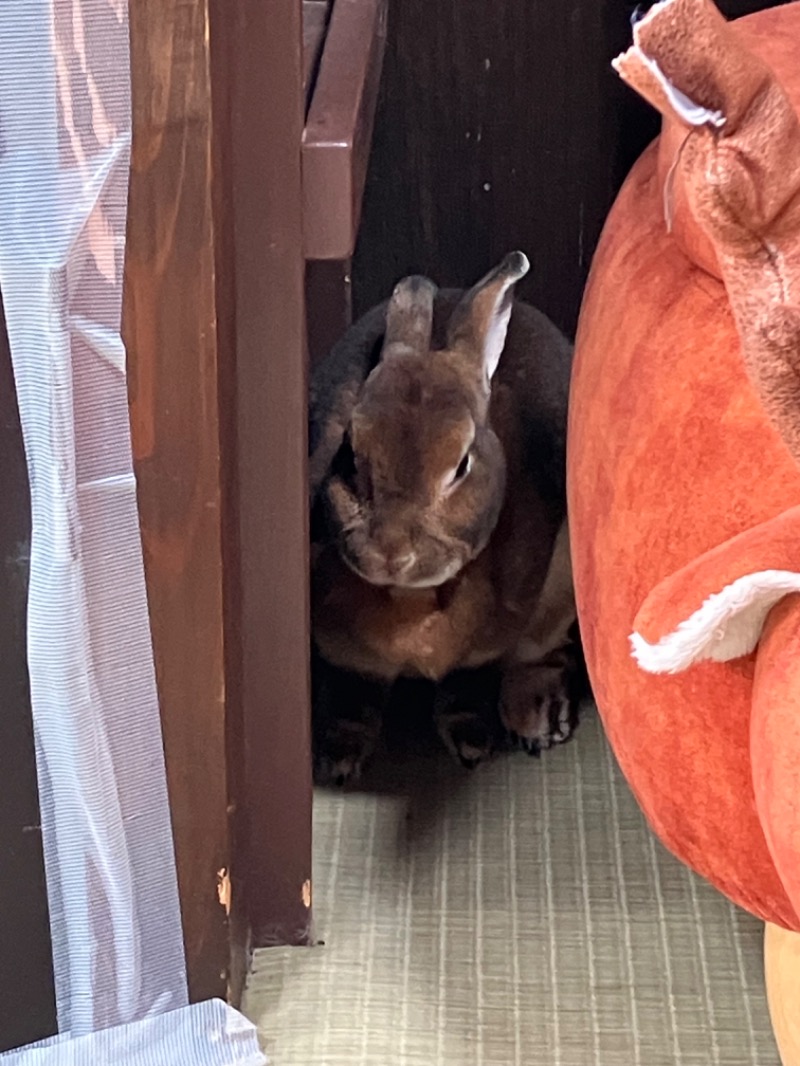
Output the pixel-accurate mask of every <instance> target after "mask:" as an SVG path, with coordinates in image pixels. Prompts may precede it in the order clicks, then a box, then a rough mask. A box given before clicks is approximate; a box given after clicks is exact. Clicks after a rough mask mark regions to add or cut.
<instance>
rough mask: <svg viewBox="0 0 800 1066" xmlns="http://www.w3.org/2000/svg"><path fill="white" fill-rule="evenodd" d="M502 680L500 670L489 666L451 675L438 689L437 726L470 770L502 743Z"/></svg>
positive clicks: (457, 756)
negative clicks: (499, 700) (499, 712)
mask: <svg viewBox="0 0 800 1066" xmlns="http://www.w3.org/2000/svg"><path fill="white" fill-rule="evenodd" d="M498 683H499V675H498V671H497V669H496V668H495V667H494V666H488V667H481V668H479V669H476V670H459V671H457V672H456V673H453V674H450V676H449V677H447V678H445V680H444V681H443V682H442V683H441V685H440V686H439V688H438V690H437V693H436V704H435V710H434V717H435V720H436V729H437V731H438V733H439V736H440V738H441V740H442V743H443V744H444V746H445V747H446V748H447V750H448V751H449V752H450V754H451V755H452V756H453V757H454V758H455V759H456V760H457V761H458V762H459V763H460V764H461V765H462V766H463V767H465V768H466V769H467V770H474V769H475V767H476V766H478V765H479V764H480V763H482V762H486V760H487V759H489V758H491V756H492V755H493V754H494V752H495V751H496V749H497V748H498V746H499V743H500V739H501V735H502V730H501V729H500V722H499V719H498V717H497V696H498Z"/></svg>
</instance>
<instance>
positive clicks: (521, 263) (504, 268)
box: [447, 252, 530, 381]
mask: <svg viewBox="0 0 800 1066" xmlns="http://www.w3.org/2000/svg"><path fill="white" fill-rule="evenodd" d="M529 268H530V263H529V262H528V259H527V256H525V255H523V254H522V252H511V254H510V255H507V256H506V257H505V259H504V260H503V262H502V263H500V265H499V266H496V267H495V268H494V270H492V271H490V272H489V273H488V274H487V275H486V277H484V278H481V280H480V281H479V282H478V284H477V285H474V286H473V287H472V288H471V289H470V290H469V292H467V293H465V295H464V296H463V297H462V299H461V301H460V303H459V304H458V306H457V307H456V309H455V311H454V312H453V316H452V318H451V319H450V325H449V327H448V331H447V346H448V348H457V347H459V346H460V347H464V348H468V349H470V350H471V351H474V352H478V353H479V354H480V356H481V359H482V364H483V371H484V374H485V376H486V380H487V381H491V380H492V376H493V374H494V372H495V370H497V365H498V363H499V362H500V356H501V355H502V352H503V347H504V345H505V343H506V331H507V330H508V322H509V319H510V318H511V307H512V304H513V302H514V285H515V284H516V283H517V282H518V281H519V279H520V278H522V277H524V276H525V275H526V274H527V273H528V270H529Z"/></svg>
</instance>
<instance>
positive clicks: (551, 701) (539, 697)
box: [500, 663, 578, 755]
mask: <svg viewBox="0 0 800 1066" xmlns="http://www.w3.org/2000/svg"><path fill="white" fill-rule="evenodd" d="M500 717H501V719H502V722H503V725H504V726H505V728H506V730H507V732H508V735H509V738H510V740H511V742H512V744H513V745H515V746H516V747H519V748H522V749H523V750H524V751H527V752H528V754H529V755H539V754H541V752H543V751H546V750H547V749H548V748H551V747H553V746H555V745H556V744H563V743H564V742H565V741H567V740H569V738H570V737H571V736H572V734H573V732H574V731H575V728H576V727H577V725H578V704H577V702H576V701H575V700H574V699H573V698H572V693H571V691H570V684H569V678H568V676H567V671H566V669H565V668H563V667H561V666H557V667H556V666H551V665H545V664H539V663H520V664H516V665H514V666H512V667H510V668H509V669H508V670H507V671H506V673H505V674H504V676H503V682H502V687H501V692H500Z"/></svg>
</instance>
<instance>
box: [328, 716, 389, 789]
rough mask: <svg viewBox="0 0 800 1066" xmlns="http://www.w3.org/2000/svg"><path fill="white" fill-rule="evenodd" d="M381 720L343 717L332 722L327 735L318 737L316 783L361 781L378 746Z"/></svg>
mask: <svg viewBox="0 0 800 1066" xmlns="http://www.w3.org/2000/svg"><path fill="white" fill-rule="evenodd" d="M379 731H380V723H379V722H378V723H376V725H373V723H372V722H368V721H364V720H354V721H350V720H348V719H341V720H340V721H337V722H333V723H331V724H330V725H329V726H328V728H327V729H326V731H325V733H324V735H323V736H321V737H319V738H315V744H314V783H315V784H317V785H336V786H337V787H339V788H341V787H343V786H344V785H346V784H348V783H351V782H355V781H358V779H359V778H360V777H361V773H362V771H363V769H364V767H365V765H366V763H367V762H368V760H369V758H370V756H371V755H372V753H373V751H374V750H375V746H376V744H377V740H378V734H379Z"/></svg>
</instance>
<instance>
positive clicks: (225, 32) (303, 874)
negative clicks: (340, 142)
mask: <svg viewBox="0 0 800 1066" xmlns="http://www.w3.org/2000/svg"><path fill="white" fill-rule="evenodd" d="M209 36H210V42H211V78H212V90H213V94H214V115H215V129H216V133H215V141H216V143H215V147H214V161H215V181H216V183H217V190H216V204H217V212H216V220H215V221H216V227H215V229H216V235H217V273H216V281H217V299H218V308H219V322H220V330H221V332H220V336H221V338H223V343H224V344H225V345H226V348H225V358H224V360H223V361H222V363H221V371H222V385H221V389H222V392H221V395H222V396H223V397H224V401H223V402H224V409H223V416H222V417H223V426H224V431H225V436H224V438H223V439H224V441H225V449H226V451H225V454H226V455H227V456H228V458H229V459H230V460H231V463H230V467H229V468H228V473H229V481H228V484H227V487H226V493H227V494H226V500H227V506H228V508H229V511H230V513H229V516H228V522H229V524H228V525H227V527H226V534H227V542H226V573H227V579H226V641H227V642H228V657H229V678H231V679H235V681H234V684H235V688H236V693H235V695H236V700H237V703H238V706H237V707H236V708H234V706H233V703H231V704H230V705H229V714H231V716H232V719H231V731H230V734H229V737H230V753H231V760H232V770H231V777H232V787H233V795H234V798H235V804H236V807H237V813H238V816H239V826H238V830H240V832H241V835H240V836H238V837H237V839H238V841H239V845H238V847H237V856H238V859H239V862H238V865H237V867H236V869H235V881H234V889H235V896H234V898H235V900H236V899H238V896H237V893H239V892H240V891H241V890H242V889H244V892H245V896H246V915H247V919H248V922H249V925H250V928H251V930H252V942H253V944H254V945H255V946H264V945H269V944H276V943H279V944H303V943H306V942H307V941H308V938H309V935H310V934H309V931H310V913H311V912H310V907H311V804H312V796H311V758H310V720H309V685H310V682H309V662H308V652H309V644H308V639H309V610H308V518H307V499H308V490H307V478H306V465H307V456H306V449H307V444H306V410H307V358H306V342H305V302H304V270H305V263H304V256H303V213H302V186H301V162H300V148H301V139H302V134H303V118H304V92H303V86H304V65H303V48H302V40H303V35H302V17H301V3H300V0H238V2H237V3H235V4H233V5H232V4H231V3H230V0H210V2H209ZM238 830H237V832H238Z"/></svg>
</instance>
